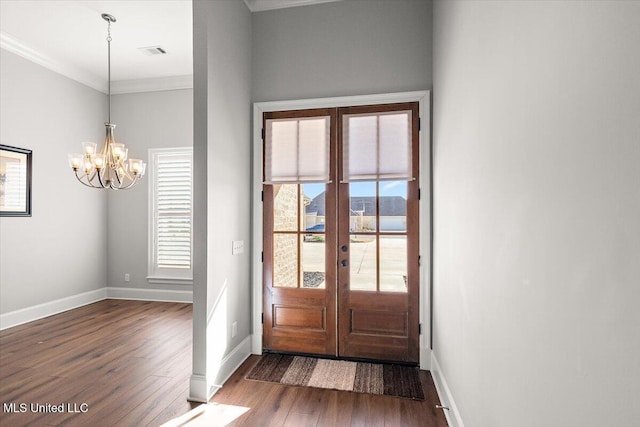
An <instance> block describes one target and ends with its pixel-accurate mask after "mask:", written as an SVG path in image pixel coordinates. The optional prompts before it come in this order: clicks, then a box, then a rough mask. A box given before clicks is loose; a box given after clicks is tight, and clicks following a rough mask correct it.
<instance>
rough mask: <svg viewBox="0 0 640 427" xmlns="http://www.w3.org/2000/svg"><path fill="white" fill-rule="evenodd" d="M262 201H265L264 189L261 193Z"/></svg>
mask: <svg viewBox="0 0 640 427" xmlns="http://www.w3.org/2000/svg"><path fill="white" fill-rule="evenodd" d="M260 201H261V202H264V191H262V194H261V195H260Z"/></svg>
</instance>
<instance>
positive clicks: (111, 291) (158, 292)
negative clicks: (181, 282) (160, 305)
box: [106, 286, 193, 303]
mask: <svg viewBox="0 0 640 427" xmlns="http://www.w3.org/2000/svg"><path fill="white" fill-rule="evenodd" d="M106 289H107V298H108V299H127V300H139V301H158V302H183V303H192V302H193V291H191V290H188V291H187V290H184V291H176V290H171V289H145V288H121V287H116V286H113V287H107V288H106Z"/></svg>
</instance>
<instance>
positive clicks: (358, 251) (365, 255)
mask: <svg viewBox="0 0 640 427" xmlns="http://www.w3.org/2000/svg"><path fill="white" fill-rule="evenodd" d="M350 237H351V238H350V240H351V244H350V255H349V260H350V262H349V265H350V267H351V268H350V269H349V272H350V278H349V287H350V289H351V290H352V291H375V290H376V258H377V256H376V236H372V235H362V234H361V235H358V234H352V235H351V236H350Z"/></svg>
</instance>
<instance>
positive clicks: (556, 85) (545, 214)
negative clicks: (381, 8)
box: [433, 1, 640, 427]
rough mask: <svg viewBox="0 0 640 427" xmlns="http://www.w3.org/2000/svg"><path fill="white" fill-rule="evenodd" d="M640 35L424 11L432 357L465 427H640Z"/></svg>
mask: <svg viewBox="0 0 640 427" xmlns="http://www.w3.org/2000/svg"><path fill="white" fill-rule="evenodd" d="M639 22H640V3H639V2H624V1H623V2H595V1H589V2H587V1H584V2H573V1H569V2H560V1H556V2H529V1H518V2H489V1H473V2H470V1H441V2H437V3H436V4H435V6H434V23H435V26H434V60H433V63H434V108H433V111H434V128H433V132H434V204H433V206H434V227H435V230H434V239H435V243H434V258H435V259H434V301H435V309H434V316H435V318H434V352H435V356H436V358H437V360H438V362H439V364H440V365H441V368H442V373H443V374H444V376H445V378H446V380H447V382H448V385H449V387H450V389H451V392H452V394H453V396H454V399H455V401H456V403H457V405H458V407H459V409H460V412H461V414H462V417H463V419H464V421H465V425H466V426H467V427H469V426H482V427H501V426H504V427H511V426H519V427H527V426H532V427H533V426H540V425H545V426H581V427H588V426H593V427H599V426H605V425H608V426H631V425H638V420H640V406H638V405H637V402H636V401H637V397H638V396H640V381H639V380H640V358H639V357H638V354H640V335H639V329H638V325H640V310H638V301H640V286H639V285H640V282H639V278H640V167H639V166H638V165H639V164H640V139H639V138H640V119H639V118H640V78H639V76H640V49H639V48H638V46H640V25H638V23H639Z"/></svg>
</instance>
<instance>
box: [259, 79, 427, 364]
mask: <svg viewBox="0 0 640 427" xmlns="http://www.w3.org/2000/svg"><path fill="white" fill-rule="evenodd" d="M416 101H417V102H418V103H419V105H420V189H421V191H420V193H421V198H420V257H421V260H422V261H421V263H420V264H421V265H420V324H421V325H422V326H421V330H422V333H421V335H420V367H421V368H422V369H430V368H431V348H430V345H431V313H430V307H431V92H430V91H416V92H400V93H388V94H377V95H360V96H344V97H336V98H317V99H302V100H291V101H272V102H256V103H254V104H253V179H252V180H253V219H252V221H253V231H252V238H253V245H252V246H253V254H252V255H253V266H252V269H253V272H252V273H253V274H252V287H253V335H252V342H251V351H252V353H253V354H261V353H262V307H263V301H262V113H265V112H270V111H287V110H306V109H311V108H331V107H350V106H356V105H374V104H392V103H400V102H416Z"/></svg>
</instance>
